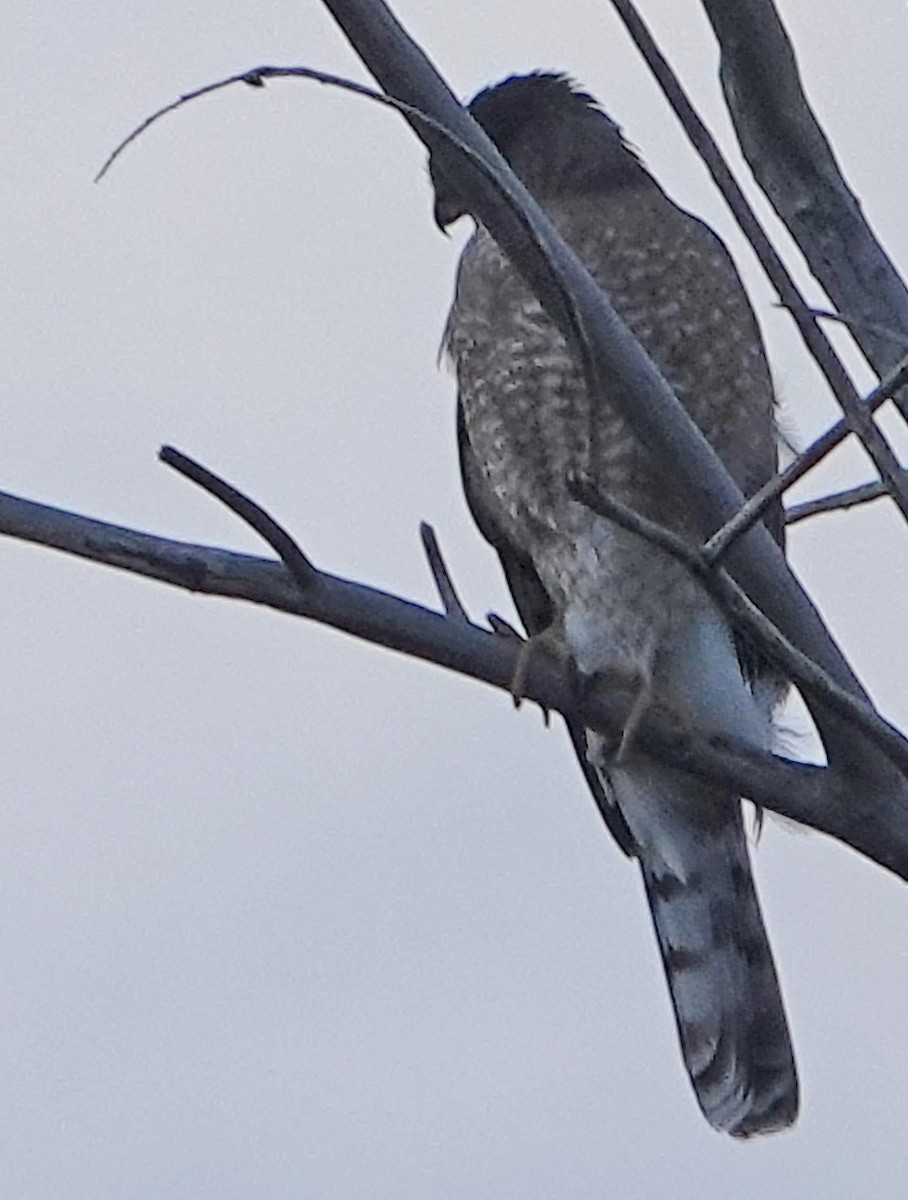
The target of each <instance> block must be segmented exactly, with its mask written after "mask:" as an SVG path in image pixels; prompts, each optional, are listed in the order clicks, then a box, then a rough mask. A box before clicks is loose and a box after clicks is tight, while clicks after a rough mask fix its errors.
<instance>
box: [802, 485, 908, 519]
mask: <svg viewBox="0 0 908 1200" xmlns="http://www.w3.org/2000/svg"><path fill="white" fill-rule="evenodd" d="M906 474H908V472H906ZM888 494H889V493H888V492H887V491H886V488H885V486H884V485H883V484H882V483H879V482H877V483H862V484H861V485H860V486H859V487H853V488H848V489H846V490H845V491H843V492H830V494H829V495H828V496H820V497H819V498H818V499H816V500H805V501H803V503H801V504H793V505H792V506H791V508H787V509H786V510H785V524H786V525H797V524H798V522H799V521H806V520H807V519H808V518H809V517H818V516H822V515H823V514H824V513H831V512H845V511H846V509H849V508H857V506H858V505H859V504H870V503H872V502H873V501H874V500H881V499H882V498H883V497H884V496H887V495H888Z"/></svg>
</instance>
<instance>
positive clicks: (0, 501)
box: [0, 493, 908, 879]
mask: <svg viewBox="0 0 908 1200" xmlns="http://www.w3.org/2000/svg"><path fill="white" fill-rule="evenodd" d="M0 534H6V535H7V536H10V537H14V538H18V539H20V540H23V541H28V542H33V543H37V544H39V545H43V546H48V547H51V548H53V549H57V550H61V551H64V552H65V553H67V554H72V555H76V556H77V557H79V558H83V559H88V560H90V561H92V562H97V563H104V564H106V565H107V566H111V567H115V568H117V569H119V570H124V571H129V572H131V573H133V574H137V575H142V576H145V577H146V578H150V579H156V580H158V581H160V582H162V583H167V584H170V585H171V586H174V587H180V588H185V589H186V590H188V591H191V592H196V593H202V594H206V595H211V596H221V597H227V598H232V599H236V600H245V601H248V602H250V603H253V604H261V605H265V606H267V607H269V608H272V609H277V610H279V611H281V612H285V613H289V614H292V615H295V616H301V617H308V618H310V619H311V620H314V621H317V622H319V623H321V624H324V625H327V626H329V627H331V628H333V629H337V630H339V631H341V632H344V633H347V634H351V635H352V636H354V637H358V638H361V639H363V640H365V641H369V642H372V643H374V644H376V645H381V646H385V647H387V648H389V649H392V650H397V651H399V652H401V653H403V654H407V655H410V656H412V657H415V658H419V659H422V660H423V661H426V662H432V663H435V664H436V665H438V666H442V667H446V668H448V669H450V670H453V671H457V672H459V673H460V674H463V675H466V676H469V677H470V678H473V679H476V680H478V681H480V682H483V683H486V684H489V685H491V686H493V687H496V688H499V689H500V690H502V691H503V692H505V693H506V694H509V688H510V684H511V680H512V678H513V674H514V666H515V662H516V656H517V654H518V653H519V649H520V642H519V641H517V642H514V641H512V640H511V639H509V638H503V637H499V636H498V635H496V634H494V633H490V632H488V631H487V630H483V629H480V628H479V627H477V626H475V625H471V624H468V623H463V622H460V621H451V620H449V619H448V618H447V617H446V616H445V615H444V614H442V613H434V612H430V611H428V610H427V609H424V608H421V607H420V606H419V605H416V604H412V603H410V602H409V601H407V600H403V599H401V598H399V597H397V596H391V595H388V594H387V593H385V592H380V591H378V590H376V589H373V588H369V587H366V586H364V585H362V584H357V583H351V582H349V581H347V580H344V579H339V578H337V577H336V576H333V575H329V574H327V573H326V572H324V571H316V572H315V578H314V579H313V580H312V581H311V582H310V583H308V584H307V586H306V588H305V589H301V588H300V587H299V586H298V585H297V583H296V581H295V580H294V579H293V577H292V576H291V575H290V573H289V571H288V570H287V569H286V567H285V566H284V564H283V563H280V562H275V561H269V560H267V559H260V558H254V557H251V556H249V555H245V554H232V553H230V552H228V551H226V550H219V549H214V548H211V547H207V546H198V545H191V544H188V543H185V542H177V541H171V540H168V539H165V538H159V537H154V536H152V535H151V534H146V533H139V532H137V531H135V530H131V529H125V528H122V527H121V526H116V525H109V524H106V523H105V522H102V521H96V520H92V519H90V518H88V517H82V516H78V515H76V514H74V513H68V512H64V511H62V510H60V509H55V508H51V507H49V506H47V505H42V504H35V503H33V502H32V501H28V500H23V499H20V498H19V497H16V496H11V495H8V494H5V493H0ZM567 674H568V673H567V672H565V671H563V669H562V668H561V667H559V666H558V664H556V663H555V662H554V661H553V660H551V659H550V658H548V657H547V656H545V655H536V656H534V658H533V660H532V662H531V663H530V665H529V671H528V674H527V681H526V687H525V692H526V696H527V698H528V699H532V700H534V701H536V702H537V703H538V704H540V705H541V706H542V707H543V708H546V709H552V710H556V711H559V712H562V713H565V712H568V713H571V714H572V715H573V716H574V717H576V719H578V720H580V721H582V723H583V724H584V725H585V726H587V727H589V728H593V729H598V730H601V731H602V732H603V733H605V734H606V735H607V736H609V737H610V738H613V739H614V738H617V737H618V736H619V735H620V729H621V721H622V719H623V715H624V713H625V712H626V711H627V705H628V701H629V697H627V696H625V695H623V694H621V693H620V692H617V691H616V692H612V693H606V692H604V691H603V690H602V689H601V688H600V689H589V691H588V694H584V695H583V696H582V697H581V698H580V708H579V711H577V710H576V708H575V706H576V705H577V703H578V697H577V691H576V687H575V686H574V681H573V680H572V679H569V678H567ZM636 736H637V737H638V738H639V739H640V740H641V743H642V744H643V745H645V746H646V748H647V749H648V750H649V751H650V752H651V753H653V754H654V755H658V756H660V757H662V758H663V759H664V760H665V761H666V762H669V763H671V764H672V765H674V766H676V767H678V768H679V769H681V770H686V771H690V772H693V773H696V774H698V775H700V776H702V777H704V778H706V779H709V780H712V781H714V782H716V783H721V784H723V785H724V786H726V787H729V788H731V789H736V790H738V791H740V792H741V793H742V794H744V795H746V796H748V797H749V798H750V799H752V800H753V801H754V802H755V803H757V804H759V805H761V806H762V807H764V808H768V809H771V810H772V811H774V812H777V813H779V814H780V815H781V816H784V817H788V818H789V819H791V820H794V821H799V822H800V823H801V824H804V825H808V826H810V827H811V828H813V829H816V830H818V831H819V832H821V833H827V834H830V835H831V836H832V837H836V838H839V839H840V840H841V841H844V842H845V843H846V844H847V845H849V846H852V847H853V848H854V849H855V850H857V851H859V852H860V853H862V854H865V855H867V857H869V858H871V859H872V860H873V861H874V862H877V863H879V864H880V865H881V866H884V867H887V868H888V869H889V870H891V871H893V872H895V874H897V875H899V876H901V877H902V878H904V879H908V806H900V805H884V804H879V803H877V802H876V798H875V796H874V794H873V791H872V788H873V787H874V786H875V784H874V783H873V782H872V781H870V780H866V781H865V780H863V778H862V776H861V775H860V772H859V767H858V766H857V765H856V764H854V763H852V764H849V769H848V771H847V772H846V771H844V770H842V769H839V768H836V767H834V766H830V767H825V768H824V767H813V766H809V765H805V764H802V763H792V762H789V761H787V760H785V759H781V758H777V757H774V756H773V755H770V754H767V753H765V752H762V751H758V750H755V749H754V748H753V747H750V746H748V745H747V744H745V743H741V742H733V741H731V740H728V739H721V738H715V737H710V736H709V735H708V734H693V733H691V731H689V730H680V729H679V728H678V727H677V725H676V724H675V723H673V722H672V721H671V720H670V718H668V717H667V716H666V714H664V713H662V712H660V710H659V709H658V708H657V707H656V706H653V707H652V708H651V709H650V710H649V711H648V712H647V713H646V714H645V715H644V717H643V718H642V720H641V724H640V727H639V730H638V732H637V735H636Z"/></svg>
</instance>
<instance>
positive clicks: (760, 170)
mask: <svg viewBox="0 0 908 1200" xmlns="http://www.w3.org/2000/svg"><path fill="white" fill-rule="evenodd" d="M703 7H704V9H705V10H706V15H707V17H708V18H709V21H710V23H711V24H712V27H713V31H714V33H715V35H716V38H717V39H718V42H719V46H720V48H721V55H722V57H721V69H720V78H721V81H722V87H723V89H724V92H725V102H726V104H727V105H728V110H729V112H730V114H731V119H732V122H733V123H734V126H735V132H736V133H737V135H738V141H739V143H740V145H741V150H742V151H743V154H744V157H745V158H746V160H747V162H748V164H749V166H750V168H751V170H752V171H753V173H754V177H755V178H756V180H757V183H758V184H759V185H760V187H761V188H762V189H763V191H764V193H765V194H766V196H767V198H768V200H769V202H770V204H771V205H772V206H773V208H774V209H775V211H776V212H777V213H778V215H779V217H780V218H781V220H782V221H783V222H784V223H785V225H786V226H787V228H788V230H789V232H790V233H791V235H792V237H793V238H794V240H795V241H796V242H797V244H798V246H799V247H800V249H801V252H802V253H803V254H804V256H805V258H806V259H807V263H808V265H809V267H810V269H811V271H812V272H813V274H814V275H815V276H816V278H817V279H818V280H819V282H820V284H821V285H822V287H823V289H824V290H825V292H826V293H827V295H828V296H829V297H830V298H831V300H832V302H833V304H834V305H835V307H836V308H837V309H838V310H839V311H840V312H847V313H849V314H851V315H852V316H853V317H854V318H856V320H855V322H854V325H853V326H852V332H853V334H854V337H855V340H856V341H857V343H858V345H859V346H860V347H861V350H862V351H863V353H864V355H865V356H866V358H867V360H868V362H869V363H870V364H871V365H872V366H873V368H874V369H875V371H876V372H877V374H878V375H881V376H882V375H883V374H885V373H886V372H887V371H890V370H892V368H893V366H894V365H895V362H896V359H897V358H898V357H900V355H901V350H899V349H898V348H897V347H895V346H893V344H892V341H891V338H890V337H889V336H888V334H887V335H886V336H881V335H880V333H879V332H878V331H877V330H875V329H874V325H880V326H884V327H885V328H886V329H887V330H898V331H899V332H900V333H901V334H902V335H903V345H904V341H905V340H908V289H906V287H905V284H904V282H903V280H902V279H901V277H900V276H899V274H898V272H897V271H896V269H895V267H894V266H893V264H892V262H891V260H890V259H889V257H888V255H887V254H886V252H885V250H884V249H883V247H882V246H881V245H880V243H879V241H878V240H877V238H876V237H875V236H874V233H873V231H872V230H871V228H870V227H869V225H868V224H867V220H866V218H865V217H864V214H863V212H862V210H861V204H860V201H859V200H858V198H857V197H856V196H855V195H854V193H853V192H852V191H851V190H850V188H849V187H848V184H847V182H846V181H845V179H844V178H843V176H842V172H841V170H840V168H839V165H838V163H837V162H836V159H835V156H834V154H833V152H832V148H831V146H830V144H829V141H828V139H827V137H826V135H825V133H824V132H823V129H822V127H821V126H820V123H819V122H818V120H817V118H816V115H815V114H814V112H813V111H812V109H811V107H810V104H809V102H808V100H807V97H806V96H805V94H804V89H803V87H802V85H801V80H800V76H799V73H798V65H797V60H796V58H795V54H794V50H793V48H792V45H791V42H790V40H789V38H788V35H787V33H786V32H785V28H784V26H783V25H782V22H781V20H780V19H779V14H778V12H777V11H776V8H775V6H774V4H773V3H772V0H703ZM897 402H898V403H899V407H900V409H901V411H902V414H903V416H904V415H906V414H908V404H906V401H905V400H904V399H903V398H899V400H898V401H897Z"/></svg>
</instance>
